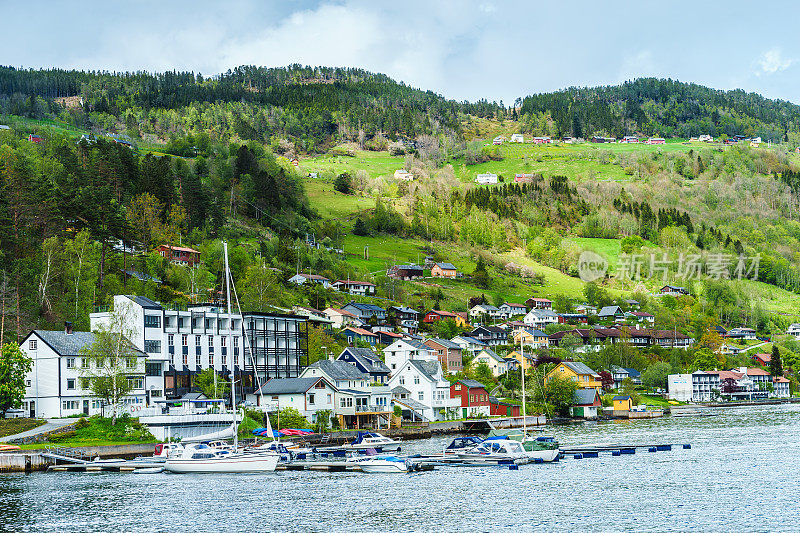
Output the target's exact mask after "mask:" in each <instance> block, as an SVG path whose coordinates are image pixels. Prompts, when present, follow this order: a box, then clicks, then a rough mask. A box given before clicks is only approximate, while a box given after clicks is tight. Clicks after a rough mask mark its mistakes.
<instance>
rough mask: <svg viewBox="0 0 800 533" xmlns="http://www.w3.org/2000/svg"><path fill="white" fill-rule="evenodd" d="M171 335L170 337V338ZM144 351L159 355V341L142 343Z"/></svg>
mask: <svg viewBox="0 0 800 533" xmlns="http://www.w3.org/2000/svg"><path fill="white" fill-rule="evenodd" d="M171 337H172V335H170V338H171ZM144 351H145V352H147V353H161V341H144Z"/></svg>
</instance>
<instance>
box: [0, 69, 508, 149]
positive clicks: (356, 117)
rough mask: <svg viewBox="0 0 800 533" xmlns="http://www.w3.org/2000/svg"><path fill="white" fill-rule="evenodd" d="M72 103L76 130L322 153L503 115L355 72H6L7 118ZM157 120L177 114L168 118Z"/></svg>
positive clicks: (3, 101)
mask: <svg viewBox="0 0 800 533" xmlns="http://www.w3.org/2000/svg"><path fill="white" fill-rule="evenodd" d="M72 96H80V97H81V101H80V104H77V105H73V107H72V108H71V109H69V112H68V113H67V115H66V116H62V117H60V118H62V119H63V118H68V119H69V122H72V123H73V124H74V125H75V126H77V127H87V126H96V125H97V124H101V123H103V120H102V119H103V117H104V116H105V117H109V116H110V117H113V118H115V119H117V120H118V121H120V122H122V123H124V124H125V126H126V127H127V128H128V129H131V130H134V131H132V132H131V133H134V134H136V133H137V132H138V131H139V130H140V129H143V130H145V131H146V132H149V133H154V134H157V135H161V136H165V135H167V134H175V133H191V132H192V130H211V131H216V132H218V133H220V134H222V135H225V134H229V133H236V134H237V135H238V136H239V137H240V138H243V139H247V140H260V141H265V140H269V138H270V137H271V136H272V135H280V136H286V137H292V138H294V139H297V140H299V141H300V142H301V144H303V145H304V146H302V147H301V148H313V146H314V145H315V144H317V143H324V142H326V141H327V140H329V139H330V138H331V137H332V136H334V135H336V134H338V135H340V136H344V137H352V138H353V139H354V140H355V139H356V138H357V137H358V135H359V134H360V132H364V135H367V136H371V135H373V134H375V133H379V132H380V133H383V134H385V135H387V136H388V137H390V138H393V139H394V138H397V137H399V136H406V137H411V138H413V137H414V136H416V135H419V134H424V133H441V132H446V131H451V132H454V133H458V131H459V129H460V122H459V114H460V113H469V114H472V115H476V116H487V115H494V114H495V113H496V112H497V111H498V110H499V109H500V108H499V106H498V105H496V104H490V103H488V102H486V101H482V102H478V103H476V104H470V103H467V102H463V103H459V102H455V101H452V100H446V99H445V98H443V97H442V96H439V95H437V94H435V93H433V92H432V91H422V90H419V89H414V88H412V87H409V86H407V85H405V84H403V83H398V82H396V81H394V80H392V79H391V78H389V77H388V76H386V75H383V74H373V73H370V72H367V71H365V70H361V69H350V68H327V67H302V66H299V65H292V66H289V67H284V68H263V67H253V66H242V67H237V68H236V69H234V70H229V71H228V72H226V73H224V74H222V75H219V76H215V77H213V78H204V77H203V76H202V75H200V74H194V73H190V72H164V73H158V74H150V73H146V72H125V73H108V72H84V71H76V70H60V69H52V70H32V69H31V70H18V69H14V68H11V67H0V112H1V113H3V114H10V115H22V116H28V117H31V118H46V117H47V116H48V115H50V116H52V115H59V114H61V111H62V101H63V99H64V98H65V97H72ZM154 111H170V112H171V113H168V115H170V117H169V118H166V119H165V118H164V117H163V115H164V114H163V113H154ZM220 115H225V116H220ZM106 122H107V121H106ZM148 122H149V123H150V124H146V123H148ZM148 130H150V131H148Z"/></svg>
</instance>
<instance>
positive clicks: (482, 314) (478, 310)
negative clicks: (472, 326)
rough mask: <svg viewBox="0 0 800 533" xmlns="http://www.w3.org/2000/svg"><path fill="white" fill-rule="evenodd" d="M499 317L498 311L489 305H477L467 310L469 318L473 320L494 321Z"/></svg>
mask: <svg viewBox="0 0 800 533" xmlns="http://www.w3.org/2000/svg"><path fill="white" fill-rule="evenodd" d="M501 316H502V315H501V313H500V309H498V308H497V307H495V306H493V305H489V304H478V305H476V306H474V307H473V308H472V309H470V310H469V317H470V318H471V319H473V320H483V319H485V318H486V317H488V318H490V319H493V320H494V319H497V318H501Z"/></svg>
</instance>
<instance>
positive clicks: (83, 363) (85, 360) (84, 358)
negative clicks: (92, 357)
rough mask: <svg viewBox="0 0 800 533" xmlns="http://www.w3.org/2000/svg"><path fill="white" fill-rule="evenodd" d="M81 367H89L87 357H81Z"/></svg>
mask: <svg viewBox="0 0 800 533" xmlns="http://www.w3.org/2000/svg"><path fill="white" fill-rule="evenodd" d="M81 368H89V358H88V357H81Z"/></svg>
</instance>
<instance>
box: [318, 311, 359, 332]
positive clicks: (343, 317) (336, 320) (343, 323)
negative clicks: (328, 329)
mask: <svg viewBox="0 0 800 533" xmlns="http://www.w3.org/2000/svg"><path fill="white" fill-rule="evenodd" d="M323 313H324V314H325V316H326V317H328V318H329V319H330V320H331V325H332V326H333V327H335V328H336V329H342V328H346V327H347V326H354V327H361V326H362V325H363V322H362V321H361V319H359V318H358V317H357V316H356V315H354V314H353V313H351V312H350V311H345V310H344V309H337V308H336V307H328V308H327V309H325V310H324V311H323Z"/></svg>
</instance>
